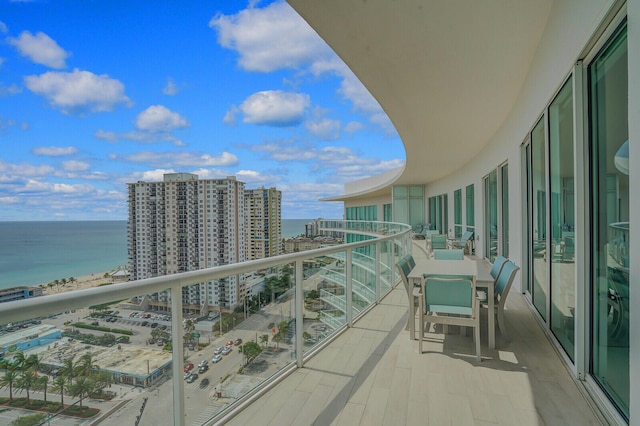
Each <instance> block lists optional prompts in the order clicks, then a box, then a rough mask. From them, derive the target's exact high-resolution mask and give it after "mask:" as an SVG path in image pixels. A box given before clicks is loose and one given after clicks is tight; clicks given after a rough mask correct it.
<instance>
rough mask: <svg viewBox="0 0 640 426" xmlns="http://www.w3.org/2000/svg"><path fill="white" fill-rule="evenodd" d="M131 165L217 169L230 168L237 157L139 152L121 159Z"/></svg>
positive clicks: (227, 154)
mask: <svg viewBox="0 0 640 426" xmlns="http://www.w3.org/2000/svg"><path fill="white" fill-rule="evenodd" d="M123 159H124V160H126V161H130V162H133V163H145V164H150V165H151V166H153V167H158V168H169V167H217V166H232V165H235V164H237V163H238V157H236V156H235V155H234V154H231V153H228V152H222V153H221V154H220V155H219V156H213V155H210V154H196V153H191V152H153V151H140V152H136V153H133V154H131V155H128V156H126V157H124V158H123Z"/></svg>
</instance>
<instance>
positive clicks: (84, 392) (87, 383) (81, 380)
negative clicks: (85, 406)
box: [69, 376, 95, 408]
mask: <svg viewBox="0 0 640 426" xmlns="http://www.w3.org/2000/svg"><path fill="white" fill-rule="evenodd" d="M94 389H95V384H94V382H93V380H91V379H90V378H89V377H86V376H78V378H76V381H75V383H74V384H72V385H71V386H70V387H69V394H70V395H71V396H77V397H78V398H80V408H82V400H83V399H84V398H85V397H86V396H88V395H89V394H90V393H91V392H93V390H94Z"/></svg>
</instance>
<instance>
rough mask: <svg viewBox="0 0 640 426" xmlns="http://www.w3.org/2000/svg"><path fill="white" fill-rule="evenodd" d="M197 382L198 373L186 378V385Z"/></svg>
mask: <svg viewBox="0 0 640 426" xmlns="http://www.w3.org/2000/svg"><path fill="white" fill-rule="evenodd" d="M196 380H198V373H193V374H192V375H190V376H189V377H187V383H193V382H195V381H196Z"/></svg>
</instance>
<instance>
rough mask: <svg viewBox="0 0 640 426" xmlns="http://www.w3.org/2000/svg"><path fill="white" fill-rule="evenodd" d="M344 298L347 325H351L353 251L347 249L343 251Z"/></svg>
mask: <svg viewBox="0 0 640 426" xmlns="http://www.w3.org/2000/svg"><path fill="white" fill-rule="evenodd" d="M344 267H345V271H344V276H345V280H346V282H345V289H344V292H345V300H346V303H347V312H345V316H346V320H347V326H348V327H353V300H352V299H353V292H352V276H351V274H352V273H353V252H352V251H351V249H348V250H347V252H346V253H345V265H344Z"/></svg>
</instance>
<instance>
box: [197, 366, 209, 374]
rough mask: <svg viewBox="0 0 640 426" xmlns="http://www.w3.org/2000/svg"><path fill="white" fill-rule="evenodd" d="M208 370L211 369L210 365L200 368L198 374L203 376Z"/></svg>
mask: <svg viewBox="0 0 640 426" xmlns="http://www.w3.org/2000/svg"><path fill="white" fill-rule="evenodd" d="M208 369H209V365H208V364H204V365H201V366H200V368H198V373H200V374H202V373H204V372H205V371H207V370H208Z"/></svg>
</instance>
